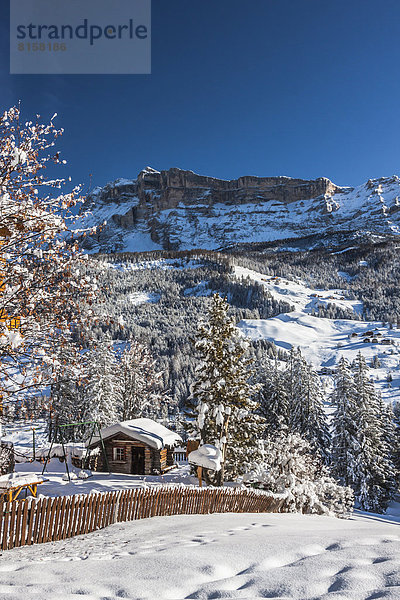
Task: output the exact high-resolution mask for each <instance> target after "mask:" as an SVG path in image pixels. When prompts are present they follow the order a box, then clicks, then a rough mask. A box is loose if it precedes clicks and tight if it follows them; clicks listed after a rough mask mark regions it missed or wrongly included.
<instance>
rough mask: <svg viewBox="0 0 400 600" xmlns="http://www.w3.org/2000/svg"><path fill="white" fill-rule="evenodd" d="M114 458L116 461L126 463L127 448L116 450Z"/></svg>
mask: <svg viewBox="0 0 400 600" xmlns="http://www.w3.org/2000/svg"><path fill="white" fill-rule="evenodd" d="M113 450H114V456H113V459H114V460H115V461H120V462H121V461H124V460H125V448H114V449H113Z"/></svg>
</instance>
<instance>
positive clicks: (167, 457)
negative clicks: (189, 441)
mask: <svg viewBox="0 0 400 600" xmlns="http://www.w3.org/2000/svg"><path fill="white" fill-rule="evenodd" d="M101 437H102V439H103V443H104V447H105V451H106V456H107V461H108V468H107V465H106V464H105V463H106V461H105V458H104V455H103V452H102V451H101V442H100V438H99V437H97V438H93V440H92V442H91V443H90V445H89V449H91V450H93V449H95V448H96V449H99V450H100V452H98V454H97V457H96V460H95V461H94V463H93V462H92V461H91V465H94V468H93V470H96V471H103V472H106V471H108V470H109V471H110V472H111V473H125V474H129V475H160V474H162V473H165V472H166V471H169V470H170V469H171V468H173V467H174V465H175V460H174V448H175V447H176V446H179V445H180V444H181V443H182V438H181V437H180V436H179V435H178V434H177V433H175V432H174V431H171V430H170V429H167V428H166V427H164V426H163V425H160V423H156V421H153V420H152V419H132V420H131V421H122V422H121V423H116V424H115V425H110V426H109V427H104V428H103V429H102V430H101Z"/></svg>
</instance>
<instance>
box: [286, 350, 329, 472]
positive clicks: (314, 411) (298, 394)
mask: <svg viewBox="0 0 400 600" xmlns="http://www.w3.org/2000/svg"><path fill="white" fill-rule="evenodd" d="M286 380H287V389H288V394H289V398H288V401H289V414H290V416H289V426H290V429H291V430H292V431H293V432H296V433H298V434H300V435H301V436H302V437H303V438H304V439H306V440H308V441H309V442H310V444H311V447H312V448H313V449H314V450H315V451H317V452H319V453H320V455H321V457H322V458H323V460H324V462H328V460H329V446H330V436H329V428H328V424H327V419H326V414H325V411H324V405H323V397H322V392H321V382H320V379H319V377H318V375H317V373H315V371H314V370H313V369H312V367H311V366H310V365H308V364H307V362H306V360H305V359H304V357H303V356H302V354H301V352H300V349H297V350H292V351H291V353H290V359H289V363H288V367H287V369H286Z"/></svg>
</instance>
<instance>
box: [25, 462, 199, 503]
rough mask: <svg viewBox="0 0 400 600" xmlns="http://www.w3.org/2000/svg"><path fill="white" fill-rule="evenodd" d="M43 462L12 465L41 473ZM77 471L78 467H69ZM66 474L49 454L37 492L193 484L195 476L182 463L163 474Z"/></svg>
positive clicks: (51, 493)
mask: <svg viewBox="0 0 400 600" xmlns="http://www.w3.org/2000/svg"><path fill="white" fill-rule="evenodd" d="M42 469H43V464H42V463H40V462H37V461H34V462H31V463H20V464H17V465H16V467H15V470H16V472H17V473H18V474H19V475H20V476H21V477H23V476H25V475H27V474H31V473H36V474H38V475H41V474H42ZM72 471H73V472H75V473H76V474H77V475H78V474H79V472H80V469H76V468H73V469H72ZM65 475H66V469H65V464H64V463H63V462H60V461H59V459H58V458H53V459H51V461H50V462H49V463H48V465H47V467H46V471H45V473H44V477H45V478H46V480H47V481H45V482H44V483H42V484H41V485H40V486H39V487H38V495H40V496H53V497H54V496H70V495H72V494H90V493H91V492H111V491H113V490H128V489H132V488H137V487H147V486H159V485H162V484H176V485H180V484H184V485H197V484H198V480H197V478H196V477H192V476H191V475H190V472H189V466H188V465H187V464H182V465H180V466H179V467H178V468H176V469H172V470H171V471H168V473H166V474H165V475H125V474H120V473H111V474H108V473H95V472H94V473H93V475H92V477H89V478H88V479H79V478H78V479H74V480H72V481H68V480H67V481H64V479H63V478H64V476H65Z"/></svg>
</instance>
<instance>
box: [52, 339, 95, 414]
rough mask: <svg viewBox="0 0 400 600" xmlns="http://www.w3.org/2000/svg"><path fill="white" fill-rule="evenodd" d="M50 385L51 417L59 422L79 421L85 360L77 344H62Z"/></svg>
mask: <svg viewBox="0 0 400 600" xmlns="http://www.w3.org/2000/svg"><path fill="white" fill-rule="evenodd" d="M54 371H55V373H54V375H53V379H54V383H53V384H52V386H51V406H50V413H51V415H52V418H53V419H54V420H55V421H57V422H59V423H72V422H77V421H81V420H82V419H83V418H84V417H85V414H84V389H85V378H86V375H87V373H86V361H85V357H84V354H83V353H82V352H81V350H80V348H79V346H78V345H77V344H74V343H72V342H69V343H66V344H63V345H62V346H61V347H60V349H59V352H58V357H57V368H56V367H54Z"/></svg>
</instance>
